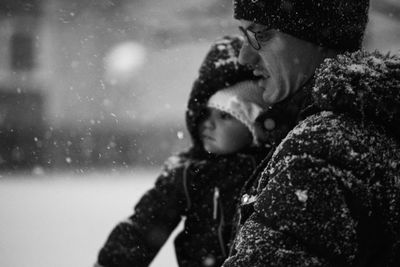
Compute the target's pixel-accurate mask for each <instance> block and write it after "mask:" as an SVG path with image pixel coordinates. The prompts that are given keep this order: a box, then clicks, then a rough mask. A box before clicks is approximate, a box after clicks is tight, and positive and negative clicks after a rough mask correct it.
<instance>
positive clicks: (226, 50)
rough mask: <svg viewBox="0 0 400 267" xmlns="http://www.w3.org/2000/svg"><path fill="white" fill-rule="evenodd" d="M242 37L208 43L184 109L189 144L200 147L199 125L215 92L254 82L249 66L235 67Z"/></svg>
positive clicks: (254, 77) (229, 37)
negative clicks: (237, 84) (208, 45)
mask: <svg viewBox="0 0 400 267" xmlns="http://www.w3.org/2000/svg"><path fill="white" fill-rule="evenodd" d="M242 44H243V38H242V37H241V36H238V35H230V36H224V37H222V38H220V39H218V40H216V41H215V42H213V43H212V45H211V48H210V50H209V51H208V53H207V55H206V57H205V59H204V61H203V63H202V64H201V66H200V70H199V75H198V77H197V79H196V80H195V82H194V83H193V87H192V91H191V93H190V96H189V102H188V106H187V110H186V124H187V128H188V131H189V133H190V135H191V138H192V141H193V145H194V146H195V147H197V148H202V142H201V138H200V136H199V132H198V129H199V125H200V123H201V121H202V120H203V119H204V117H205V116H206V115H207V103H208V100H209V98H210V97H211V96H212V95H214V94H215V92H217V91H219V90H222V89H225V88H227V87H229V86H232V85H234V84H236V83H239V82H241V81H246V80H255V79H258V78H257V77H256V76H254V74H253V69H252V68H251V67H250V66H244V65H241V64H239V62H238V56H239V52H240V49H241V47H242Z"/></svg>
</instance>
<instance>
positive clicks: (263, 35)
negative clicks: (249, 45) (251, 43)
mask: <svg viewBox="0 0 400 267" xmlns="http://www.w3.org/2000/svg"><path fill="white" fill-rule="evenodd" d="M273 36H274V33H273V32H272V31H262V32H257V40H258V41H259V42H267V41H269V40H270V39H271V38H272V37H273Z"/></svg>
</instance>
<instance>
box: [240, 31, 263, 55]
mask: <svg viewBox="0 0 400 267" xmlns="http://www.w3.org/2000/svg"><path fill="white" fill-rule="evenodd" d="M239 30H240V31H241V32H242V33H243V35H244V36H245V37H246V39H247V42H248V43H249V44H250V45H251V47H253V48H254V49H255V50H260V49H261V45H260V42H259V41H258V39H257V36H258V35H259V34H260V32H254V31H252V30H249V29H245V28H243V27H242V26H239Z"/></svg>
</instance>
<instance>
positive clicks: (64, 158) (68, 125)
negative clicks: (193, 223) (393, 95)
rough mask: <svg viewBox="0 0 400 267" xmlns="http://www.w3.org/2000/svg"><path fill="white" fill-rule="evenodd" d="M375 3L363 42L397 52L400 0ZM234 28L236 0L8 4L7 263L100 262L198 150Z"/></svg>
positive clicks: (4, 96)
mask: <svg viewBox="0 0 400 267" xmlns="http://www.w3.org/2000/svg"><path fill="white" fill-rule="evenodd" d="M371 4H372V8H371V10H370V22H369V25H368V29H367V33H366V36H365V41H364V43H365V48H366V49H367V50H375V49H378V50H381V51H384V52H389V51H391V52H393V53H398V52H399V49H400V46H399V44H400V34H399V32H400V2H399V1H398V0H372V1H371ZM237 26H238V24H237V22H235V21H234V20H233V19H232V6H231V0H208V1H201V0H169V1H161V0H158V1H157V0H0V236H1V237H2V238H1V239H0V266H5V267H14V266H16V267H23V266H30V267H32V266H33V267H50V266H52V267H53V266H88V265H89V266H90V264H91V263H92V262H94V260H95V256H96V253H97V249H98V248H99V247H100V246H101V244H102V242H104V240H105V238H106V236H107V234H108V232H109V230H111V227H112V226H113V225H114V224H115V223H116V222H117V220H118V219H121V218H122V217H123V216H127V215H129V213H130V212H131V207H132V206H133V204H134V203H135V202H136V201H137V199H138V198H139V197H140V195H141V194H142V193H143V192H144V191H145V190H146V189H148V188H149V187H150V186H151V185H152V183H153V182H154V179H155V178H156V175H157V172H158V170H159V169H160V167H161V164H162V162H163V161H164V160H165V158H166V157H168V155H170V154H171V153H175V152H177V151H180V150H182V149H184V148H186V147H187V146H188V144H189V141H190V140H189V138H188V135H187V132H186V127H185V122H184V112H185V108H186V101H187V98H188V96H189V92H190V89H191V86H192V83H193V81H194V79H195V77H196V75H197V71H198V68H199V66H200V64H201V62H202V60H203V57H204V56H205V54H206V52H207V51H208V48H209V46H210V43H211V42H212V41H213V40H215V39H216V38H218V37H220V36H222V35H224V34H232V33H238V31H237ZM100 207H101V208H100ZM28 225H29V226H28ZM60 229H63V230H62V231H60ZM60 232H61V234H60ZM38 242H39V243H38ZM74 242H77V243H78V245H77V244H74ZM168 246H169V247H170V246H171V245H170V243H169V245H168ZM165 255H167V256H165V257H166V258H163V257H164V256H161V257H160V259H159V260H158V261H159V262H160V263H157V262H155V263H154V264H153V265H152V266H156V265H157V264H160V265H159V266H176V263H175V262H174V256H173V252H172V250H168V251H167V252H166V254H165ZM55 262H56V263H55ZM165 262H171V265H165Z"/></svg>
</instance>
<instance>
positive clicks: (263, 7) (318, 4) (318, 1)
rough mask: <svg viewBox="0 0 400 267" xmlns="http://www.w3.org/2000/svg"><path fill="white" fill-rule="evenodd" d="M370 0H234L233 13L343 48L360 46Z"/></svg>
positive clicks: (286, 31)
mask: <svg viewBox="0 0 400 267" xmlns="http://www.w3.org/2000/svg"><path fill="white" fill-rule="evenodd" d="M368 8H369V0H234V17H235V18H236V19H244V20H248V21H252V22H255V23H258V24H263V25H266V26H267V27H268V28H270V29H277V30H280V31H282V32H284V33H287V34H290V35H293V36H295V37H297V38H299V39H303V40H306V41H309V42H312V43H315V44H317V45H319V46H323V47H329V48H333V49H338V50H342V51H349V52H352V51H355V50H358V49H359V48H360V47H361V43H362V39H363V35H364V31H365V27H366V24H367V21H368Z"/></svg>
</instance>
